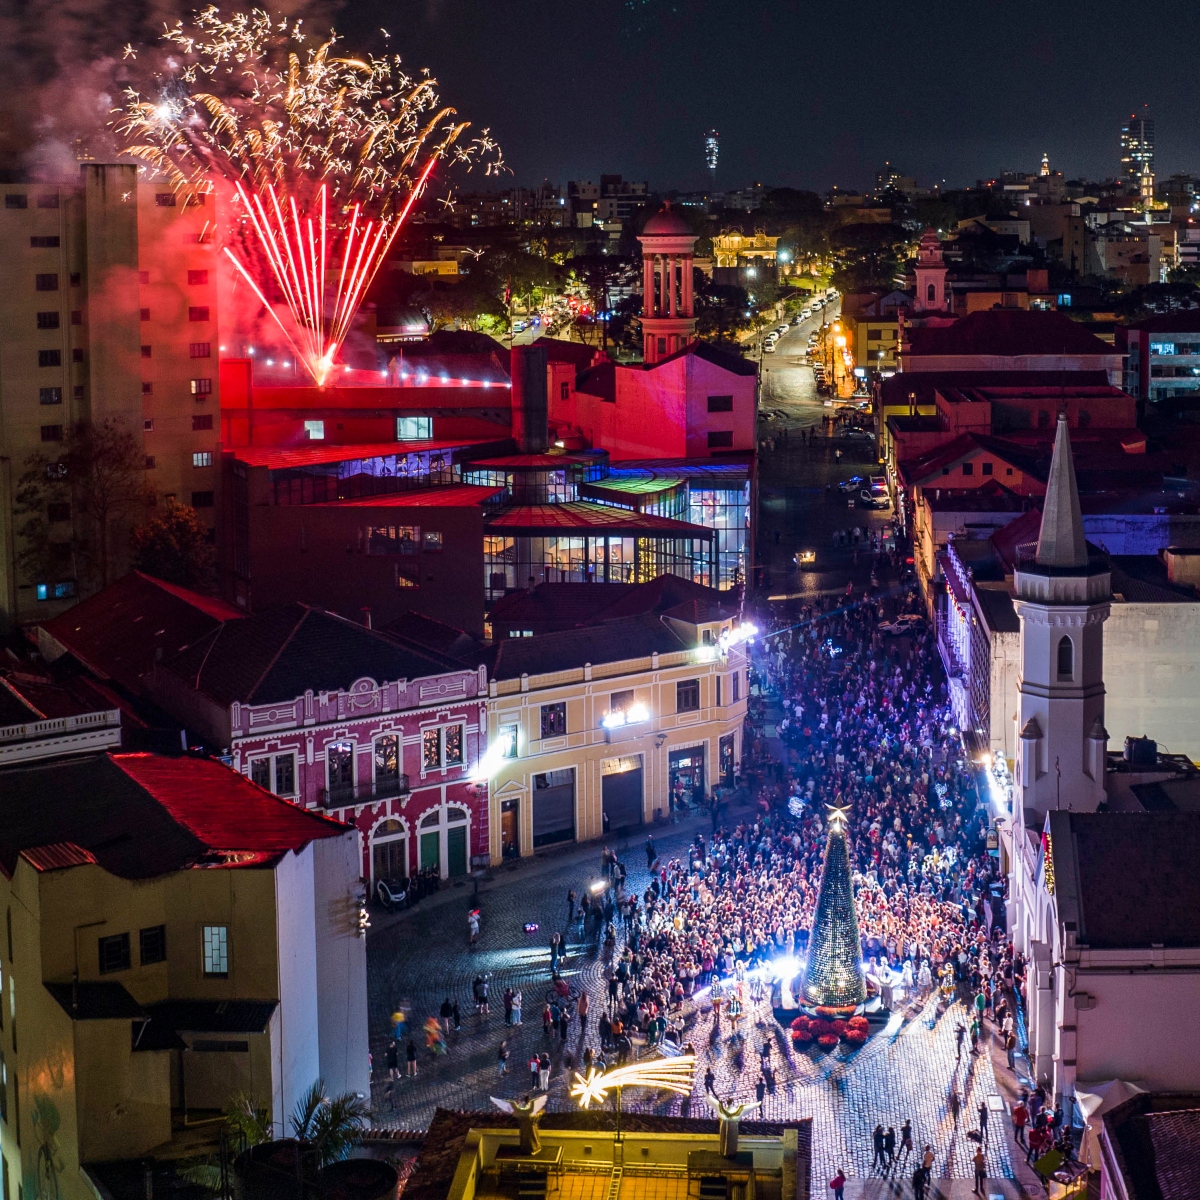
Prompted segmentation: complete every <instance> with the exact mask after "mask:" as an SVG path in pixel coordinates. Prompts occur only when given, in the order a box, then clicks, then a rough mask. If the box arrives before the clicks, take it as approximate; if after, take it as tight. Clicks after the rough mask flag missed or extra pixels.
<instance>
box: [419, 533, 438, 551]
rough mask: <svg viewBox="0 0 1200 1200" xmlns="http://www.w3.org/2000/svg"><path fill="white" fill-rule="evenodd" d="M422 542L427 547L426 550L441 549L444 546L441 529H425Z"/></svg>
mask: <svg viewBox="0 0 1200 1200" xmlns="http://www.w3.org/2000/svg"><path fill="white" fill-rule="evenodd" d="M421 544H422V545H423V546H424V547H425V549H426V550H429V551H434V552H436V551H438V550H441V548H442V535H441V531H440V530H437V529H427V530H425V537H424V539H423V541H422V543H421Z"/></svg>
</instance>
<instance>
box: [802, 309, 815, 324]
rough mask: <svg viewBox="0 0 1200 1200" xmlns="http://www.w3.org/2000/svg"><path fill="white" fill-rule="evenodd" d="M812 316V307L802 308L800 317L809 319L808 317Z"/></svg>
mask: <svg viewBox="0 0 1200 1200" xmlns="http://www.w3.org/2000/svg"><path fill="white" fill-rule="evenodd" d="M811 316H812V309H811V308H802V309H801V310H800V319H801V320H802V321H807V320H808V318H809V317H811Z"/></svg>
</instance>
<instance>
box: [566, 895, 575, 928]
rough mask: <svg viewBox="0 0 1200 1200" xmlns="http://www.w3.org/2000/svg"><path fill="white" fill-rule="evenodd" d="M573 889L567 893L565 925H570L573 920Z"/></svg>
mask: <svg viewBox="0 0 1200 1200" xmlns="http://www.w3.org/2000/svg"><path fill="white" fill-rule="evenodd" d="M576 899H577V897H576V895H575V889H574V888H570V889H569V890H568V891H567V924H568V925H570V924H571V922H572V921H574V920H575V900H576Z"/></svg>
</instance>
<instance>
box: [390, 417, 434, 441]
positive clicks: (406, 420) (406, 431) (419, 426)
mask: <svg viewBox="0 0 1200 1200" xmlns="http://www.w3.org/2000/svg"><path fill="white" fill-rule="evenodd" d="M431 437H433V418H432V417H397V418H396V441H398V442H425V441H428V440H429V439H430V438H431Z"/></svg>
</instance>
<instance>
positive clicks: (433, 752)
mask: <svg viewBox="0 0 1200 1200" xmlns="http://www.w3.org/2000/svg"><path fill="white" fill-rule="evenodd" d="M421 765H422V766H423V767H424V768H425V770H426V771H435V770H437V768H438V767H440V766H441V765H442V731H441V730H440V729H426V730H425V732H424V733H423V734H422V735H421Z"/></svg>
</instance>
